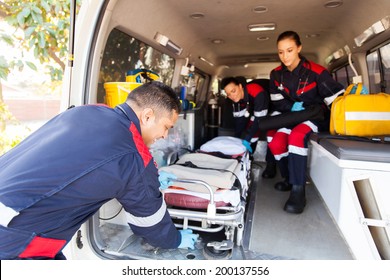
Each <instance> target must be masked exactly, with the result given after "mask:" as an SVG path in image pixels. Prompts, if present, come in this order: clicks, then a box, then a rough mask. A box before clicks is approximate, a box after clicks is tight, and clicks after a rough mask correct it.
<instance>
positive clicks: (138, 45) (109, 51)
mask: <svg viewBox="0 0 390 280" xmlns="http://www.w3.org/2000/svg"><path fill="white" fill-rule="evenodd" d="M174 67H175V60H174V59H173V58H172V57H170V56H168V55H166V54H163V53H161V52H160V51H158V50H156V49H154V48H152V47H151V46H148V45H146V44H145V43H143V42H141V41H139V40H137V39H135V38H133V37H131V36H129V35H128V34H126V33H124V32H122V31H119V30H118V29H113V30H112V32H111V33H110V35H109V37H108V40H107V44H106V47H105V49H104V53H103V59H102V64H101V68H100V75H99V86H98V97H97V98H98V102H104V95H105V91H104V86H103V85H104V83H105V82H125V81H126V75H127V72H128V71H130V70H135V69H147V70H151V71H153V72H154V73H156V74H158V75H159V80H160V81H161V82H163V83H165V84H167V85H171V84H172V78H173V72H174Z"/></svg>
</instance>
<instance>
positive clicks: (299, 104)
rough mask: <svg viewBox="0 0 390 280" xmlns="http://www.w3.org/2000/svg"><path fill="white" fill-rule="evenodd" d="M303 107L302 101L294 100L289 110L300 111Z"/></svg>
mask: <svg viewBox="0 0 390 280" xmlns="http://www.w3.org/2000/svg"><path fill="white" fill-rule="evenodd" d="M304 109H305V108H304V107H303V102H294V104H293V106H292V107H291V112H297V111H302V110H304Z"/></svg>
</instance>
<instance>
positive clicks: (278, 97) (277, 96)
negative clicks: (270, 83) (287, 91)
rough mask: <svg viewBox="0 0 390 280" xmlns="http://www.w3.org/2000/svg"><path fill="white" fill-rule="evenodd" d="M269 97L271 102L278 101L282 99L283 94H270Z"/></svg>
mask: <svg viewBox="0 0 390 280" xmlns="http://www.w3.org/2000/svg"><path fill="white" fill-rule="evenodd" d="M270 96H271V101H279V100H283V99H284V97H283V94H280V93H272V94H270Z"/></svg>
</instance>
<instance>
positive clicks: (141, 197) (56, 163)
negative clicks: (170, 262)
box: [0, 103, 181, 259]
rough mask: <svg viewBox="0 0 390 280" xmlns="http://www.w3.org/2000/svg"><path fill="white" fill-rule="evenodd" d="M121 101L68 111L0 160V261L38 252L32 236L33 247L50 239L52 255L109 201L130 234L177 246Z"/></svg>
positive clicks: (135, 126)
mask: <svg viewBox="0 0 390 280" xmlns="http://www.w3.org/2000/svg"><path fill="white" fill-rule="evenodd" d="M120 106H121V108H122V110H121V108H119V107H116V108H115V109H112V108H108V107H106V106H95V105H86V106H80V107H76V108H73V109H69V110H67V111H66V112H64V113H62V114H60V115H58V116H56V117H55V118H53V119H52V120H50V121H49V122H48V123H46V124H45V125H44V126H42V127H41V128H40V129H38V130H37V131H36V132H34V133H33V134H31V135H30V136H29V137H28V138H26V139H25V140H24V141H22V142H21V143H20V144H19V145H18V146H16V147H15V148H13V149H12V150H11V151H9V152H8V153H6V154H5V155H3V156H2V157H0V213H1V215H0V259H12V258H16V257H30V256H31V255H34V254H36V252H31V250H30V249H28V248H27V249H26V246H27V245H29V244H30V243H31V242H32V241H33V243H34V246H32V245H31V244H30V246H32V247H35V248H34V249H33V250H32V251H36V250H38V251H39V250H40V249H39V248H41V247H42V245H47V246H51V245H50V244H53V246H54V247H58V248H57V249H54V253H56V251H58V249H59V250H61V249H62V248H63V246H65V245H66V243H67V242H68V241H69V240H70V239H71V238H72V236H73V235H74V233H75V232H76V231H77V230H78V229H79V227H80V225H81V224H82V223H84V222H85V221H86V220H87V219H88V218H89V217H90V216H91V215H93V214H94V213H95V212H96V211H97V210H98V209H99V208H100V207H101V206H102V205H103V204H104V203H106V202H107V201H109V200H111V199H113V198H116V199H117V200H118V201H119V202H120V203H121V204H122V205H123V207H124V209H125V211H126V212H127V213H126V214H127V219H128V223H129V225H130V227H131V229H132V231H133V232H134V233H135V234H137V235H139V236H143V237H144V238H145V239H146V241H147V242H149V243H150V244H152V245H154V246H158V247H163V248H176V247H178V245H179V244H180V242H181V237H180V233H179V232H178V231H177V230H176V228H175V226H174V225H173V223H172V220H171V218H170V216H169V214H168V212H167V210H166V205H165V202H164V200H163V197H162V195H161V193H160V191H159V186H160V184H159V181H158V171H157V168H156V166H155V164H154V161H153V158H152V156H151V154H150V153H149V150H148V148H147V147H146V145H145V144H144V142H143V140H142V137H141V135H140V126H139V121H138V118H137V117H136V115H135V113H134V112H133V110H132V109H131V108H130V107H129V106H128V105H127V104H126V103H124V104H121V105H120ZM45 238H48V239H45ZM47 240H49V241H50V242H52V243H50V242H47ZM48 244H49V245H48ZM26 250H27V252H26ZM42 250H43V249H42ZM47 250H48V251H50V252H51V253H53V252H52V251H53V249H52V248H48V249H47ZM37 254H45V253H42V252H38V253H37Z"/></svg>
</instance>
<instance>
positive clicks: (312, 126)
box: [303, 121, 318, 132]
mask: <svg viewBox="0 0 390 280" xmlns="http://www.w3.org/2000/svg"><path fill="white" fill-rule="evenodd" d="M303 124H305V125H307V126H308V127H310V129H311V130H313V132H318V127H317V126H316V125H315V124H314V123H312V122H311V121H305V122H303Z"/></svg>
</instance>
